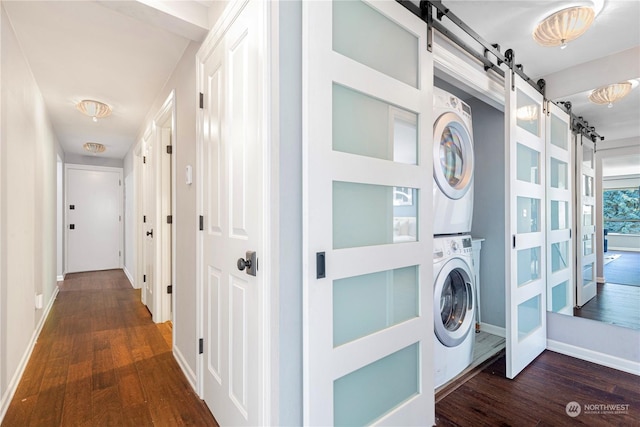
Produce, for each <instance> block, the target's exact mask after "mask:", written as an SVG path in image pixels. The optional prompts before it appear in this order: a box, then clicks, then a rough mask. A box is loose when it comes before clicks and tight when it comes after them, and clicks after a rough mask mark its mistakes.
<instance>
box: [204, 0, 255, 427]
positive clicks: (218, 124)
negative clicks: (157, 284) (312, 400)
mask: <svg viewBox="0 0 640 427" xmlns="http://www.w3.org/2000/svg"><path fill="white" fill-rule="evenodd" d="M230 7H231V9H229V10H230V12H229V13H231V15H227V17H228V18H230V20H229V21H228V22H230V24H229V27H228V28H226V30H225V31H222V33H221V34H222V35H221V36H220V39H219V41H218V43H215V45H213V46H214V47H212V48H211V50H209V51H206V52H203V51H201V52H200V53H199V60H200V61H201V65H200V67H201V69H200V79H201V80H200V84H201V87H202V91H203V95H204V101H205V102H204V108H203V110H202V116H201V122H200V125H201V130H202V139H201V148H200V149H201V152H200V154H201V155H200V158H201V159H202V162H201V168H202V171H201V176H202V188H201V193H200V196H199V197H200V206H201V207H202V211H203V214H204V215H203V216H204V223H203V226H204V227H203V228H204V230H203V232H202V241H201V244H202V246H201V247H202V260H201V268H202V271H201V274H202V283H203V307H202V310H203V320H204V322H203V335H204V348H203V362H204V363H203V366H204V370H203V377H202V385H203V397H204V400H205V401H206V402H207V405H208V406H209V408H210V409H211V411H212V413H213V414H214V416H215V417H216V419H217V420H218V422H219V423H220V424H221V425H261V424H264V421H263V405H264V404H265V403H264V399H263V398H261V396H263V388H262V379H263V372H262V364H261V363H262V356H261V355H262V353H261V349H262V345H263V344H262V342H263V341H262V339H263V338H264V336H263V334H261V333H260V332H259V329H260V326H261V319H262V316H263V311H262V307H261V305H260V300H261V295H262V292H263V286H265V281H264V279H263V272H262V271H261V269H260V266H261V265H260V264H258V268H257V272H256V275H255V276H252V275H249V274H247V271H248V267H247V268H244V269H243V270H239V267H238V266H237V262H238V260H239V259H240V258H243V259H245V258H247V256H246V253H247V251H256V252H257V255H258V258H257V259H256V261H255V262H256V263H263V262H267V261H264V260H263V259H262V258H261V255H262V254H263V253H264V249H263V248H264V245H263V222H262V221H263V218H264V196H263V186H262V182H261V181H262V177H263V175H262V172H263V161H264V154H263V153H264V150H265V142H264V140H263V139H264V137H265V135H266V134H265V133H264V131H263V125H264V122H263V119H262V114H264V112H263V110H262V108H263V104H262V100H263V93H264V92H263V88H262V86H261V83H262V74H261V73H262V72H263V71H262V70H263V68H262V62H261V57H260V56H259V53H260V52H261V51H262V49H263V48H262V47H261V40H262V39H263V38H264V37H263V36H262V34H261V32H260V30H261V29H262V23H261V22H262V19H264V15H263V14H264V13H265V9H264V8H265V5H264V4H263V3H262V2H258V1H249V2H246V3H241V2H238V3H233V4H230Z"/></svg>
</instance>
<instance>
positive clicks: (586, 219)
mask: <svg viewBox="0 0 640 427" xmlns="http://www.w3.org/2000/svg"><path fill="white" fill-rule="evenodd" d="M582 225H584V226H585V227H589V226H592V225H593V205H582Z"/></svg>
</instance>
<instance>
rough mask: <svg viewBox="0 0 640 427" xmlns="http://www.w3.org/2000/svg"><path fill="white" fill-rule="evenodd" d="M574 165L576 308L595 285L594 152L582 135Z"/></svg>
mask: <svg viewBox="0 0 640 427" xmlns="http://www.w3.org/2000/svg"><path fill="white" fill-rule="evenodd" d="M577 142H578V143H577V144H576V163H577V165H578V167H577V171H578V174H577V175H578V182H577V191H576V193H577V195H578V197H577V199H578V212H576V220H577V221H576V223H577V225H578V227H577V229H578V232H577V233H576V234H577V236H578V239H579V240H578V241H579V244H580V247H579V249H578V253H577V255H578V256H577V269H576V306H578V307H582V306H583V305H585V304H586V303H587V302H589V300H590V299H591V298H593V297H595V296H596V293H597V291H598V285H597V280H596V251H595V248H596V226H595V220H596V217H595V214H596V198H595V180H596V170H595V166H594V162H595V152H594V146H593V142H592V141H591V140H589V139H585V138H583V137H582V135H578V136H577Z"/></svg>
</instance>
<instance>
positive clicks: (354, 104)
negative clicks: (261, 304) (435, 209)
mask: <svg viewBox="0 0 640 427" xmlns="http://www.w3.org/2000/svg"><path fill="white" fill-rule="evenodd" d="M382 28H384V31H382V30H381V29H382ZM303 35H304V40H303V43H304V48H303V70H304V75H303V82H304V86H303V94H304V96H303V117H304V119H303V120H304V123H303V147H304V148H303V149H304V152H303V174H304V189H303V199H304V205H303V206H304V207H303V212H304V224H303V228H304V237H303V247H304V251H305V255H304V262H303V269H304V270H303V271H304V273H303V274H304V283H303V296H304V311H303V318H304V332H303V341H304V348H303V351H304V411H305V413H304V423H305V424H308V425H354V424H358V425H362V424H370V423H377V424H382V425H385V424H403V425H412V424H419V425H425V424H433V421H434V419H433V408H434V406H433V370H432V368H433V362H432V352H433V323H432V314H433V313H432V312H433V306H432V301H433V290H432V286H433V273H432V271H433V265H432V262H431V259H430V258H429V257H426V256H424V254H428V253H431V249H432V248H431V245H432V226H431V221H429V219H428V218H429V215H430V214H431V211H432V200H431V197H432V195H431V189H432V180H431V179H432V176H433V169H432V164H433V163H432V151H431V149H430V147H431V141H432V139H433V135H432V125H433V122H432V111H431V110H432V105H431V104H432V103H431V95H432V84H433V76H432V70H433V63H432V58H431V55H430V53H429V52H428V51H427V50H426V26H425V25H424V22H422V21H420V20H419V19H418V18H416V17H415V16H413V15H412V14H411V13H410V12H408V11H407V10H405V9H404V8H403V7H402V6H401V5H399V4H397V3H395V2H371V3H370V2H360V1H351V2H343V1H336V2H304V3H303Z"/></svg>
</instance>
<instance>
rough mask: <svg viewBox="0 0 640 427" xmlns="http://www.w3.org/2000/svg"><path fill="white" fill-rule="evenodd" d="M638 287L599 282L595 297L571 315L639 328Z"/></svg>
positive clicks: (639, 301)
mask: <svg viewBox="0 0 640 427" xmlns="http://www.w3.org/2000/svg"><path fill="white" fill-rule="evenodd" d="M638 307H640V287H638V286H631V285H618V284H614V283H604V284H602V283H599V284H598V290H597V294H596V296H595V297H593V298H592V299H591V300H590V301H589V302H587V303H586V304H585V305H583V306H582V308H574V309H573V315H574V316H577V317H584V318H586V319H592V320H599V321H601V322H606V323H611V324H613V325H618V326H623V327H625V328H631V329H640V309H638Z"/></svg>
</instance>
